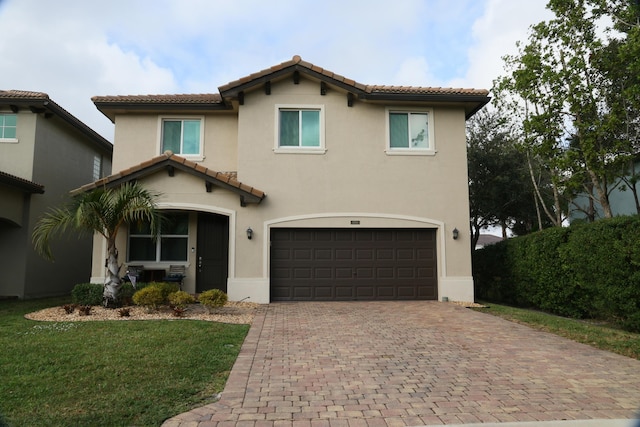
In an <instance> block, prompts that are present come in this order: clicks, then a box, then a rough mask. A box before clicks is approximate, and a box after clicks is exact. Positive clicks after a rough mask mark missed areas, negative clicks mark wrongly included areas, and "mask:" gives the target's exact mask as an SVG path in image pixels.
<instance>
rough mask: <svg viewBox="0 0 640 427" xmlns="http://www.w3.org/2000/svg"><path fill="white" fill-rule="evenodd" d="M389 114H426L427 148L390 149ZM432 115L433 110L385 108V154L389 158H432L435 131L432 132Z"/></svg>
mask: <svg viewBox="0 0 640 427" xmlns="http://www.w3.org/2000/svg"><path fill="white" fill-rule="evenodd" d="M391 113H407V114H410V113H420V114H427V120H428V122H427V130H428V132H429V139H428V144H429V145H428V147H427V148H411V147H407V148H398V147H393V148H392V147H391V128H390V123H389V117H390V115H391ZM433 122H434V115H433V108H403V107H400V108H396V107H387V108H386V109H385V124H386V129H385V132H386V135H385V139H386V148H385V153H387V155H390V156H434V155H435V154H436V144H435V140H436V138H435V131H434V128H435V126H434V124H433Z"/></svg>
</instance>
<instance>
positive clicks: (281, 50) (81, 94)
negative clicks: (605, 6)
mask: <svg viewBox="0 0 640 427" xmlns="http://www.w3.org/2000/svg"><path fill="white" fill-rule="evenodd" d="M546 3H547V0H394V1H389V0H386V1H385V0H322V1H311V0H272V1H265V0H110V1H87V0H57V1H46V0H0V28H2V30H3V34H4V37H3V42H2V43H0V58H1V60H0V90H26V91H34V92H45V93H47V94H48V95H49V96H50V98H51V99H52V100H53V101H54V102H56V103H57V104H59V105H60V106H61V107H63V108H64V109H66V110H67V111H69V112H70V113H71V114H73V115H74V116H76V117H77V118H78V119H80V120H81V121H83V122H84V123H85V124H87V125H88V126H89V127H91V128H93V129H94V130H95V131H96V132H98V133H99V134H101V135H102V136H103V137H105V138H106V139H108V140H109V141H112V142H113V130H114V126H113V124H112V123H111V122H110V121H109V119H107V118H106V117H105V116H103V115H102V114H101V113H100V112H99V111H98V110H97V109H96V108H95V106H94V104H93V103H92V102H91V97H92V96H104V95H145V94H181V93H218V87H220V86H222V85H224V84H226V83H228V82H231V81H234V80H237V79H239V78H241V77H245V76H247V75H249V74H252V73H254V72H257V71H260V70H263V69H265V68H269V67H271V66H273V65H276V64H280V63H281V62H284V61H288V60H289V59H291V58H292V57H293V56H294V55H300V56H301V57H302V59H303V60H305V61H308V62H311V63H312V64H314V65H317V66H319V67H322V68H325V69H327V70H330V71H332V72H334V73H337V74H340V75H342V76H345V77H347V78H350V79H353V80H355V81H357V82H359V83H362V84H372V85H403V86H433V87H464V88H475V89H491V86H492V83H493V80H494V79H495V78H497V77H498V76H501V75H503V74H504V70H503V61H502V57H503V56H504V55H506V54H514V53H516V52H517V49H516V42H517V41H522V42H526V39H527V35H528V30H529V27H530V26H531V25H533V24H536V23H538V22H541V21H543V20H547V19H549V18H550V12H549V11H548V10H546V9H545V5H546Z"/></svg>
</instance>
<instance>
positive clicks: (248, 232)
mask: <svg viewBox="0 0 640 427" xmlns="http://www.w3.org/2000/svg"><path fill="white" fill-rule="evenodd" d="M252 237H253V230H252V229H251V227H249V228H247V239H249V240H251V238H252Z"/></svg>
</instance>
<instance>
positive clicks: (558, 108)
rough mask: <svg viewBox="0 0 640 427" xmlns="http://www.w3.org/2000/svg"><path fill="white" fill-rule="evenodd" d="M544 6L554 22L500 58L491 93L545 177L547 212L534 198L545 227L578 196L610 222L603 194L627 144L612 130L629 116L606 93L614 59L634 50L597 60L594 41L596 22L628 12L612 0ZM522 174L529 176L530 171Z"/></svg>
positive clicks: (614, 77) (614, 78)
mask: <svg viewBox="0 0 640 427" xmlns="http://www.w3.org/2000/svg"><path fill="white" fill-rule="evenodd" d="M615 3H618V7H617V8H614V4H615ZM547 8H548V9H550V10H551V11H552V12H554V14H555V18H554V19H551V20H549V21H546V22H542V23H539V24H537V25H535V26H533V27H532V29H531V32H530V35H529V39H528V43H527V44H526V45H524V46H522V45H519V53H518V54H517V55H513V56H507V57H505V66H506V67H505V68H506V70H507V71H508V75H507V76H506V77H502V78H501V79H498V80H497V81H496V84H495V88H494V90H495V93H496V94H497V95H498V97H499V98H500V99H501V101H502V104H503V107H505V108H511V109H512V111H515V112H516V115H518V116H519V118H520V120H521V122H522V129H523V135H524V144H525V146H526V148H527V151H526V152H527V153H529V155H530V158H538V159H540V160H541V161H542V165H543V167H544V169H545V170H546V171H547V172H548V173H549V177H550V178H551V183H552V188H553V190H554V204H553V208H551V207H546V206H545V204H544V201H543V198H542V196H541V194H540V193H539V192H538V191H537V190H536V194H537V196H538V199H539V201H540V203H541V206H543V207H544V211H545V212H546V213H547V216H548V217H549V218H550V219H551V220H552V221H553V223H554V224H556V225H561V224H562V221H563V217H562V210H563V199H564V200H565V201H566V200H567V199H569V198H571V197H572V196H573V195H574V194H575V193H577V192H581V191H587V193H588V194H590V195H592V196H593V197H594V199H595V200H596V201H597V202H598V203H599V204H600V206H602V209H603V212H604V216H605V217H611V216H612V215H613V212H612V209H611V206H610V203H609V194H610V191H612V188H614V187H615V185H612V184H615V180H616V178H619V175H618V176H617V177H616V176H615V173H614V172H613V171H615V170H616V168H615V167H614V166H613V165H614V164H615V162H617V161H626V160H628V157H627V156H628V155H629V154H630V153H631V152H632V151H633V147H632V145H631V144H630V141H629V138H627V137H623V136H622V133H621V132H619V129H621V122H623V121H624V122H625V123H627V124H628V123H629V120H628V118H627V119H625V118H624V116H623V114H622V112H623V111H626V112H627V113H628V112H629V110H628V108H627V110H625V107H623V105H624V103H620V104H613V100H614V99H615V96H614V95H615V94H616V90H617V89H614V88H615V87H616V85H617V84H620V83H621V81H622V80H621V79H620V76H619V75H618V74H617V73H619V70H620V69H621V68H620V67H623V61H622V59H623V58H628V57H629V56H628V55H629V52H636V51H635V45H633V47H631V46H629V45H627V44H625V49H613V47H611V49H613V52H611V51H610V52H608V56H607V55H604V53H605V52H607V49H606V48H607V47H609V45H607V44H606V43H605V41H604V40H603V38H602V36H601V34H602V31H601V30H602V28H603V27H602V25H601V23H602V18H603V17H609V16H610V14H611V13H613V12H612V11H613V10H614V9H615V10H617V11H620V10H622V11H628V8H625V7H623V5H622V4H621V3H620V1H617V2H616V1H614V0H550V1H549V3H548V5H547ZM612 57H614V58H616V60H615V61H611V59H610V58H612ZM607 58H609V59H607ZM635 63H637V59H636V61H635ZM623 74H624V75H625V76H626V78H627V81H629V80H630V79H631V75H630V74H629V73H627V72H625V73H623ZM636 77H637V74H636ZM618 92H619V91H618ZM628 105H629V104H628V103H627V106H628ZM635 119H636V120H637V116H636V117H635ZM614 129H615V131H613V130H614ZM618 170H619V168H618ZM530 172H531V176H532V177H533V176H534V173H533V172H534V171H533V168H531V170H530Z"/></svg>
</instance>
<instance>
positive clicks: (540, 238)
mask: <svg viewBox="0 0 640 427" xmlns="http://www.w3.org/2000/svg"><path fill="white" fill-rule="evenodd" d="M638 236H640V217H637V216H634V217H617V218H613V219H607V220H600V221H597V222H595V223H593V224H587V223H579V224H574V225H572V226H571V227H567V228H551V229H547V230H543V231H540V232H537V233H533V234H530V235H527V236H523V237H518V238H514V239H509V240H507V241H504V242H500V243H498V244H495V245H491V246H488V247H486V248H484V249H482V250H479V251H475V252H474V256H473V260H474V261H473V269H474V281H475V284H476V296H477V298H479V299H484V300H487V301H495V302H503V303H506V304H512V305H519V306H525V307H535V308H539V309H542V310H545V311H548V312H551V313H555V314H559V315H562V316H569V317H575V318H598V319H603V320H607V321H611V322H615V323H617V324H619V325H621V326H623V327H624V328H626V329H628V330H635V331H638V330H640V314H639V313H640V239H638Z"/></svg>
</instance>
